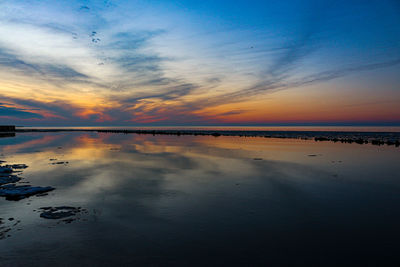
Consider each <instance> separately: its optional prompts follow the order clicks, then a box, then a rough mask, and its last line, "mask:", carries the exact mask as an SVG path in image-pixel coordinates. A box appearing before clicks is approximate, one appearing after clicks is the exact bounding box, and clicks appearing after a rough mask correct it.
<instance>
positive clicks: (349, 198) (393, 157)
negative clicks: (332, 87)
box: [0, 132, 400, 266]
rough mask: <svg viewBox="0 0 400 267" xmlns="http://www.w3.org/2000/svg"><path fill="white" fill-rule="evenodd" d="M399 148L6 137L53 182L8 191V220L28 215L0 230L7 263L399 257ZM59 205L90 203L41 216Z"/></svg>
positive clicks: (33, 175) (1, 255)
mask: <svg viewBox="0 0 400 267" xmlns="http://www.w3.org/2000/svg"><path fill="white" fill-rule="evenodd" d="M310 155H313V156H310ZM399 155H400V149H399V148H395V147H389V146H372V145H358V144H341V143H331V142H314V141H307V140H294V139H266V138H240V137H218V138H214V137H211V136H180V137H177V136H162V135H160V136H152V135H136V134H128V135H124V134H101V133H94V132H93V133H79V132H72V133H68V132H59V133H23V134H17V136H16V137H13V138H12V137H10V138H0V160H6V161H7V163H25V164H27V165H29V168H27V169H25V170H24V171H23V173H22V176H23V177H24V178H25V180H24V181H29V182H30V184H31V185H38V186H53V187H55V188H56V190H55V191H53V192H51V193H49V195H47V196H41V197H35V196H33V197H30V198H28V199H23V200H21V201H6V200H5V199H3V198H1V199H0V218H3V219H5V220H7V219H8V218H11V217H12V218H14V221H12V222H16V221H17V220H20V223H19V224H18V225H16V226H12V227H11V231H10V232H8V234H9V235H10V236H9V237H6V238H4V239H2V240H0V266H46V265H50V264H55V265H57V266H59V265H61V266H115V265H117V266H118V265H123V266H124V265H125V266H128V265H151V266H165V265H172V266H176V265H185V266H187V265H202V266H210V265H211V266H213V265H218V266H221V265H247V266H248V265H251V266H254V265H264V266H265V265H288V264H294V265H309V264H319V265H321V264H322V265H337V264H341V265H343V264H345V265H366V264H367V265H368V264H369V265H398V264H400V255H399V253H398V250H399V240H400V228H399V225H400V174H399V158H400V157H399ZM50 159H57V161H68V164H59V165H52V164H51V163H52V162H53V161H50ZM63 205H68V206H80V207H83V208H85V209H87V211H88V212H87V213H85V214H80V215H79V216H78V219H77V220H76V221H73V222H71V223H64V222H62V221H60V220H49V219H43V218H41V217H40V216H39V214H40V213H38V209H39V208H40V207H43V206H63ZM34 210H35V211H34ZM7 224H8V225H10V222H7Z"/></svg>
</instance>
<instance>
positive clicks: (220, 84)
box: [0, 0, 400, 126]
mask: <svg viewBox="0 0 400 267" xmlns="http://www.w3.org/2000/svg"><path fill="white" fill-rule="evenodd" d="M0 124H14V125H25V126H141V125H149V126H153V125H154V126H161V125H163V126H176V125H188V126H192V125H201V126H205V125H400V2H399V1H398V0H392V1H390V0H387V1H385V0H380V1H375V0H371V1H361V0H359V1H356V0H347V1H341V0H337V1H324V0H318V1H317V0H304V1H301V0H286V1H284V0H280V1H278V0H270V1H218V0H214V1H208V0H203V1H177V0H170V1H155V0H147V1H134V0H133V1H107V0H105V1H74V0H69V1H46V0H41V1H33V0H25V1H19V0H12V1H11V0H10V1H5V0H0Z"/></svg>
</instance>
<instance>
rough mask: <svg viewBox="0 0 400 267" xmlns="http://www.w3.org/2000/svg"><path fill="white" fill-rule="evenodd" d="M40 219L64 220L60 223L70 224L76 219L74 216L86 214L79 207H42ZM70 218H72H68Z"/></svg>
mask: <svg viewBox="0 0 400 267" xmlns="http://www.w3.org/2000/svg"><path fill="white" fill-rule="evenodd" d="M40 210H41V211H42V212H41V213H40V217H41V218H44V219H51V220H56V219H64V220H62V222H65V223H71V222H73V221H75V220H77V219H78V217H73V216H76V215H78V214H80V213H87V211H86V209H82V208H81V207H70V206H60V207H42V208H40ZM70 217H72V218H70Z"/></svg>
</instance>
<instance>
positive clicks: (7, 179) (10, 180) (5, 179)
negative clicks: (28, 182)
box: [0, 175, 21, 185]
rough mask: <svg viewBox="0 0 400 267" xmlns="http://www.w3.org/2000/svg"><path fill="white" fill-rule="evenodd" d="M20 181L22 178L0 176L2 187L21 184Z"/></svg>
mask: <svg viewBox="0 0 400 267" xmlns="http://www.w3.org/2000/svg"><path fill="white" fill-rule="evenodd" d="M20 180H21V177H18V176H16V175H7V176H3V175H0V185H4V184H11V183H16V182H19V181H20Z"/></svg>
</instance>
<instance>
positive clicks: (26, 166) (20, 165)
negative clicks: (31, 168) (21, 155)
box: [4, 164, 28, 170]
mask: <svg viewBox="0 0 400 267" xmlns="http://www.w3.org/2000/svg"><path fill="white" fill-rule="evenodd" d="M4 167H6V168H11V169H16V170H19V169H26V168H28V165H26V164H11V165H8V164H7V165H4Z"/></svg>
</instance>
